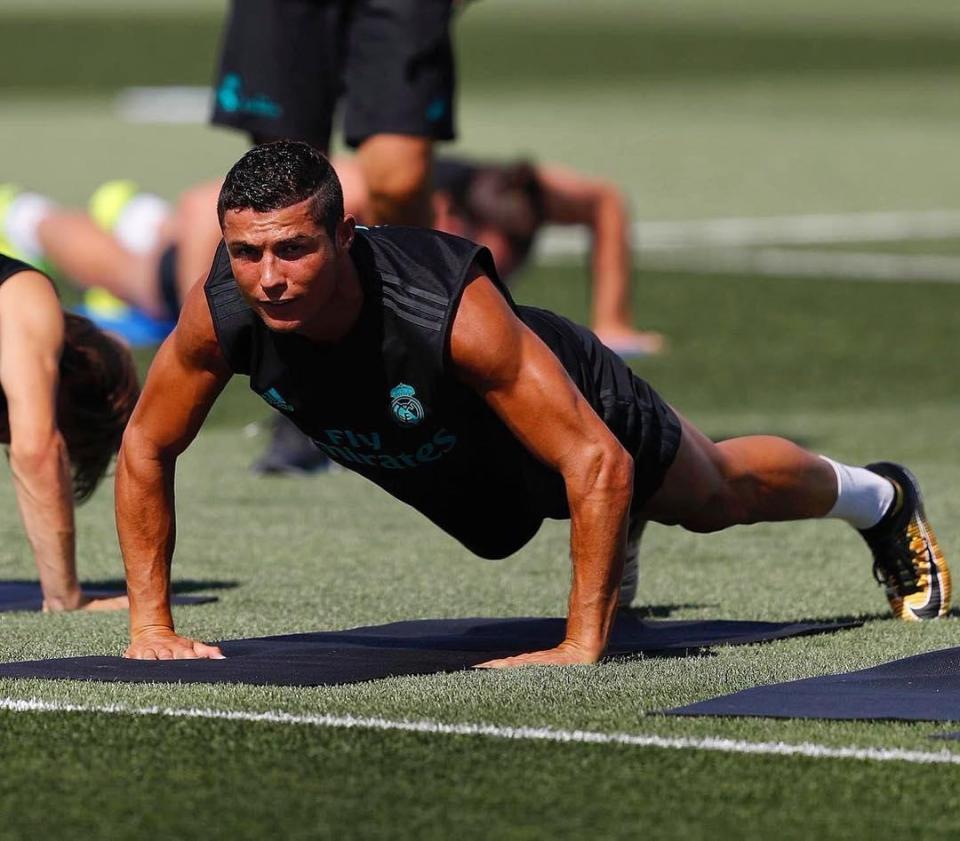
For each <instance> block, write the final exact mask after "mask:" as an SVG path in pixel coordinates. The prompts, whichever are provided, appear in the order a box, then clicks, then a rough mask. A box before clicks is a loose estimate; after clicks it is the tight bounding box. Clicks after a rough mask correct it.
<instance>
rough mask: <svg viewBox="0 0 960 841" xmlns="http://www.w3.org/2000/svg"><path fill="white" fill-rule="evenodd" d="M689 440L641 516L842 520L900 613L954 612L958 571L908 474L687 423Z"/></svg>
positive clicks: (720, 522)
mask: <svg viewBox="0 0 960 841" xmlns="http://www.w3.org/2000/svg"><path fill="white" fill-rule="evenodd" d="M681 423H682V425H683V438H682V441H681V444H680V449H679V451H678V453H677V457H676V459H675V461H674V463H673V465H672V466H671V467H670V469H669V471H668V472H667V475H666V478H665V479H664V482H663V485H662V486H661V488H660V490H659V491H658V492H657V493H656V494H655V495H654V496H653V498H652V499H651V500H650V501H649V502H648V503H647V505H646V506H645V507H644V509H643V511H642V512H641V516H643V517H645V518H647V519H651V520H656V521H657V522H660V523H664V524H667V525H681V526H683V527H684V528H687V529H689V530H691V531H696V532H712V531H719V530H721V529H725V528H728V527H729V526H734V525H745V524H749V523H761V522H778V521H784V520H805V519H815V518H819V517H832V518H836V519H842V520H845V521H847V522H848V523H850V524H851V525H852V526H853V527H854V528H856V529H857V530H858V531H859V532H860V534H861V535H862V536H863V538H864V540H866V542H867V545H868V546H869V547H870V550H871V552H872V553H873V559H874V575H875V576H876V578H877V580H878V581H879V582H880V583H882V584H884V585H885V587H886V592H887V599H888V600H889V602H890V606H891V608H892V609H893V612H894V615H895V616H897V617H898V618H900V619H906V620H920V619H935V618H936V617H938V616H943V615H945V614H946V612H947V610H948V608H949V606H950V571H949V568H948V567H947V562H946V560H945V558H944V557H943V554H942V553H941V551H940V548H939V546H938V544H937V539H936V535H935V534H934V533H933V529H931V528H930V525H929V524H928V523H927V521H926V517H925V514H924V510H923V502H922V498H921V496H920V488H919V485H918V484H917V481H916V479H915V478H914V477H913V475H912V474H911V473H910V471H908V470H906V469H905V468H903V467H901V466H899V465H895V464H890V463H888V462H880V463H877V464H873V465H869V466H868V467H866V468H861V467H850V466H848V465H843V464H838V463H836V462H834V461H831V460H829V459H827V458H824V457H821V456H817V455H814V454H813V453H810V452H807V451H806V450H804V449H803V448H801V447H798V446H797V445H796V444H793V443H791V442H790V441H787V440H785V439H783V438H775V437H772V436H765V435H755V436H748V437H744V438H733V439H730V440H728V441H722V442H720V443H716V444H715V443H714V442H713V441H711V440H710V439H709V438H707V437H706V436H705V435H704V434H703V433H701V432H700V431H699V430H697V429H696V428H695V427H694V426H693V425H691V424H690V423H689V422H688V421H686V420H685V419H683V418H681Z"/></svg>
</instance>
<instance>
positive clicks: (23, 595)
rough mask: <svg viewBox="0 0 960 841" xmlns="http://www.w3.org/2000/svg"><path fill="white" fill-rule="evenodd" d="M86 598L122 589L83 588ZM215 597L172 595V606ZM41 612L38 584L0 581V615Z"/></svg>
mask: <svg viewBox="0 0 960 841" xmlns="http://www.w3.org/2000/svg"><path fill="white" fill-rule="evenodd" d="M83 591H84V592H85V593H86V594H87V595H88V596H104V597H108V598H109V597H111V596H122V595H124V593H125V592H126V591H125V590H123V589H119V590H114V589H112V588H111V589H109V590H105V589H98V588H95V587H91V588H89V589H88V588H86V587H84V588H83ZM216 600H217V597H216V596H182V595H179V594H176V595H174V597H173V603H174V604H207V603H208V602H215V601H216ZM41 610H43V593H41V591H40V584H39V583H38V582H36V581H0V613H10V612H13V611H29V612H32V613H36V612H37V611H41Z"/></svg>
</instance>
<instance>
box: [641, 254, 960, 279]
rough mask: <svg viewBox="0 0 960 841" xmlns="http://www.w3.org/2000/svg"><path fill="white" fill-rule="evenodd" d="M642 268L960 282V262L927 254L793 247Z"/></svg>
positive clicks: (661, 260)
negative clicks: (820, 249)
mask: <svg viewBox="0 0 960 841" xmlns="http://www.w3.org/2000/svg"><path fill="white" fill-rule="evenodd" d="M639 262H640V264H641V265H642V266H644V267H645V268H652V269H662V270H667V271H692V272H697V273H703V274H745V275H761V276H765V277H826V278H843V279H844V280H864V281H881V282H890V283H903V282H906V281H913V282H923V283H960V257H955V256H949V255H931V254H877V253H872V254H866V253H860V252H848V251H807V250H803V249H791V248H761V249H758V250H756V251H751V250H745V249H708V250H703V251H680V250H677V251H653V252H647V253H641V255H640V257H639Z"/></svg>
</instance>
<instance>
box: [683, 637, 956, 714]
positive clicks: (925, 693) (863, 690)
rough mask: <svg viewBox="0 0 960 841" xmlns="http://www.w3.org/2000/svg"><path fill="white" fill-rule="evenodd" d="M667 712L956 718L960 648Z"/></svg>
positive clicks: (754, 691) (756, 688) (725, 697)
mask: <svg viewBox="0 0 960 841" xmlns="http://www.w3.org/2000/svg"><path fill="white" fill-rule="evenodd" d="M666 713H667V715H737V716H761V717H765V718H828V719H897V720H902V721H960V648H946V649H943V650H941V651H931V652H930V653H929V654H918V655H916V656H914V657H906V658H905V659H903V660H894V661H893V662H891V663H884V664H883V665H880V666H875V667H874V668H872V669H862V670H861V671H858V672H848V673H847V674H839V675H826V676H825V677H812V678H807V679H806V680H794V681H790V682H789V683H774V684H770V685H768V686H757V687H755V688H754V689H745V690H743V691H742V692H736V693H734V694H733V695H725V696H723V697H720V698H713V699H711V700H709V701H700V702H699V703H696V704H690V705H688V706H685V707H677V708H676V709H672V710H667V711H666Z"/></svg>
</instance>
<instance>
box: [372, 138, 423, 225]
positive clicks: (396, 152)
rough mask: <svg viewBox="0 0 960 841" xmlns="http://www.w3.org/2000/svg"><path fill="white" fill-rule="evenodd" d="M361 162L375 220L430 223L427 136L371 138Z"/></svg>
mask: <svg viewBox="0 0 960 841" xmlns="http://www.w3.org/2000/svg"><path fill="white" fill-rule="evenodd" d="M359 160H360V164H361V167H362V170H363V175H364V178H365V180H366V184H367V190H368V192H369V197H370V199H369V201H370V209H371V212H372V215H373V216H374V217H375V218H374V220H373V221H375V222H387V223H394V224H396V223H406V224H426V223H428V222H429V210H430V202H429V191H430V168H431V161H432V153H431V144H430V142H429V141H428V140H426V139H424V138H415V137H380V138H371V139H370V140H369V141H367V142H366V143H365V144H364V145H363V146H362V147H361V149H360V155H359Z"/></svg>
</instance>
